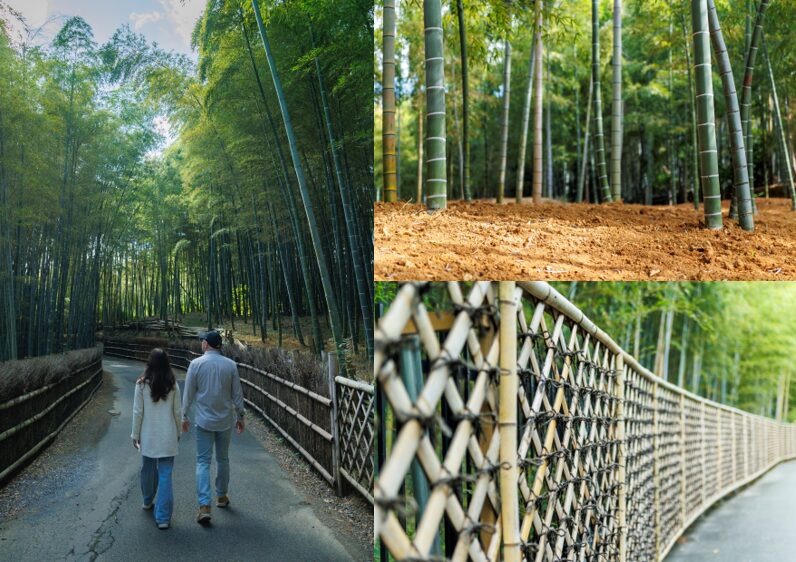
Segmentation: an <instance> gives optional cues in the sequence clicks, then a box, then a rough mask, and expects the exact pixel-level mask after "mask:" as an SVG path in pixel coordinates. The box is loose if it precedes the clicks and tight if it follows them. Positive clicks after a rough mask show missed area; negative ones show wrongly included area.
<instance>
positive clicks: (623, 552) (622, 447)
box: [614, 352, 627, 562]
mask: <svg viewBox="0 0 796 562" xmlns="http://www.w3.org/2000/svg"><path fill="white" fill-rule="evenodd" d="M614 367H615V368H616V398H617V401H616V440H617V441H619V452H618V455H617V459H616V463H617V464H618V465H619V467H618V469H617V470H618V474H617V476H618V480H619V498H618V500H619V506H618V508H617V523H618V525H619V562H625V561H626V560H627V482H626V477H625V459H626V457H627V450H626V448H627V444H626V443H625V359H624V356H623V355H622V353H621V352H620V353H617V354H616V363H615V364H614Z"/></svg>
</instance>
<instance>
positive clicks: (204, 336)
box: [199, 330, 221, 348]
mask: <svg viewBox="0 0 796 562" xmlns="http://www.w3.org/2000/svg"><path fill="white" fill-rule="evenodd" d="M199 339H200V340H204V341H206V342H207V343H208V345H210V347H215V348H219V347H221V334H219V333H218V332H217V331H215V330H210V331H209V332H200V333H199Z"/></svg>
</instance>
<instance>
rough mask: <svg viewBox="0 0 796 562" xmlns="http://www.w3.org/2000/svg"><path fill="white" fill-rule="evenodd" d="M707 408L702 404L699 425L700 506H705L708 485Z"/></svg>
mask: <svg viewBox="0 0 796 562" xmlns="http://www.w3.org/2000/svg"><path fill="white" fill-rule="evenodd" d="M706 410H707V406H705V403H704V402H702V415H701V417H700V422H699V423H700V425H701V426H702V440H701V445H702V447H701V448H702V503H701V504H700V506H702V505H705V499H706V498H705V486H707V484H708V447H707V433H708V432H707V428H706V427H705V414H706V413H707V412H706Z"/></svg>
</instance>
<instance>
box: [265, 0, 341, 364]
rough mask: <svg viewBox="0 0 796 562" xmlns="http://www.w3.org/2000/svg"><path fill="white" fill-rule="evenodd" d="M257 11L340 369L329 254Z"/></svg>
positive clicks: (337, 315) (338, 320)
mask: <svg viewBox="0 0 796 562" xmlns="http://www.w3.org/2000/svg"><path fill="white" fill-rule="evenodd" d="M252 6H253V7H254V16H255V18H256V19H257V26H258V28H259V29H260V37H261V38H262V41H263V48H264V49H265V56H266V59H267V60H268V67H269V68H270V70H271V78H272V79H273V82H274V90H275V91H276V97H277V99H278V100H279V108H280V109H281V112H282V120H283V121H284V125H285V133H286V136H287V140H288V144H289V146H290V155H291V157H292V159H293V167H294V169H295V172H296V180H297V181H298V185H299V191H300V193H301V200H302V202H303V203H304V212H305V214H306V215H307V223H308V224H309V229H310V237H311V239H312V245H313V247H314V249H315V258H316V261H317V264H318V272H319V273H320V277H321V284H322V286H323V292H324V297H325V300H326V307H327V310H328V312H329V325H330V327H331V329H332V335H333V337H334V342H335V347H336V351H337V353H338V354H339V355H341V362H340V365H341V366H342V365H344V364H345V363H344V361H343V357H342V354H343V353H344V350H345V340H344V339H343V330H342V325H341V318H342V317H341V316H340V313H339V308H338V306H337V297H336V296H335V292H334V289H333V286H332V278H331V276H330V275H329V266H328V262H327V261H326V251H325V250H324V245H323V240H322V239H321V236H320V232H319V231H318V224H317V222H316V220H315V211H314V209H313V204H312V200H311V199H310V194H309V190H308V189H307V182H306V180H305V178H304V168H303V166H302V164H301V159H300V158H299V153H298V146H297V143H296V136H295V134H294V132H293V124H292V122H291V120H290V112H289V110H288V107H287V99H286V98H285V92H284V90H283V89H282V81H281V79H280V78H279V71H278V69H277V67H276V61H275V60H274V56H273V53H272V52H271V45H270V43H269V42H268V33H267V31H266V29H265V24H264V23H263V19H262V16H261V15H260V7H259V5H258V0H252Z"/></svg>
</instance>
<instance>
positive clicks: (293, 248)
mask: <svg viewBox="0 0 796 562" xmlns="http://www.w3.org/2000/svg"><path fill="white" fill-rule="evenodd" d="M205 4H206V7H205V9H204V11H203V13H202V15H201V17H200V18H199V19H198V21H197V22H196V25H195V28H194V29H193V35H192V38H191V43H192V47H193V54H194V55H195V56H188V55H185V54H180V53H177V52H174V51H170V50H166V49H165V48H162V47H160V46H159V45H158V44H157V43H153V42H151V41H149V40H148V39H147V37H145V36H144V35H142V34H140V33H137V32H136V31H135V30H134V29H133V28H132V26H131V25H129V24H125V25H122V26H120V27H119V28H118V29H117V31H116V32H115V33H114V34H113V35H112V36H111V37H110V39H108V40H107V41H103V42H99V41H97V40H96V39H95V37H94V33H93V30H92V28H91V26H90V25H89V24H88V23H87V22H86V20H85V19H83V18H81V17H79V16H73V17H64V18H62V19H61V20H60V21H56V22H55V24H57V25H55V27H54V28H53V25H50V26H49V27H48V29H49V30H51V32H50V33H44V32H43V31H42V29H41V28H32V27H30V26H28V25H26V24H25V22H24V21H22V20H21V16H20V15H19V14H18V13H17V12H15V11H14V10H13V9H11V8H10V7H9V6H4V2H2V0H0V19H2V21H0V296H1V297H0V303H1V304H0V306H1V307H2V312H1V313H0V336H1V337H0V361H2V360H7V359H16V358H20V359H21V358H24V357H33V356H38V355H45V354H50V353H58V352H62V351H66V350H72V349H78V348H83V347H87V346H92V345H93V344H94V338H95V331H96V330H98V329H102V328H103V327H112V326H117V325H121V324H125V323H128V322H131V321H136V320H142V319H146V318H152V317H154V318H158V319H161V320H169V321H182V320H183V319H186V320H185V321H186V322H188V321H189V320H191V321H192V322H193V323H194V324H195V325H198V326H199V327H201V326H205V327H219V326H223V327H224V328H225V329H228V330H234V331H235V334H236V335H237V334H241V335H242V334H248V335H249V336H250V337H251V338H252V339H254V340H260V341H261V342H264V343H265V344H267V345H271V346H282V345H287V344H288V340H289V341H291V342H293V343H295V345H296V346H297V347H298V348H302V349H307V350H313V351H316V352H320V351H321V350H324V349H325V350H327V351H336V352H338V353H340V354H350V355H352V356H357V357H362V358H364V362H365V363H367V358H368V357H370V356H371V354H372V343H371V342H372V330H373V328H372V319H373V289H372V282H371V279H372V267H373V266H372V251H373V247H372V244H371V240H372V217H373V215H372V212H373V207H372V191H371V189H372V188H371V185H372V182H373V180H372V173H373V172H372V171H373V152H372V137H371V132H372V128H373V126H372V113H371V106H370V100H369V99H368V96H369V95H370V93H369V91H368V88H365V87H363V85H364V84H367V83H368V73H369V72H370V69H369V64H370V63H369V61H370V55H369V52H370V51H369V49H370V45H371V39H372V34H373V11H372V6H371V5H369V4H368V3H365V2H361V1H358V0H347V1H344V2H337V1H331V0H295V1H291V2H276V1H271V0H267V1H261V2H259V3H258V2H257V1H246V0H236V1H220V0H213V1H209V2H206V3H205ZM120 23H121V21H120ZM12 24H14V25H15V26H16V28H17V29H19V28H20V27H21V28H22V33H11V32H10V29H11V28H12ZM368 370H369V369H365V375H366V376H369V374H368V373H367V371H368Z"/></svg>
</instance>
